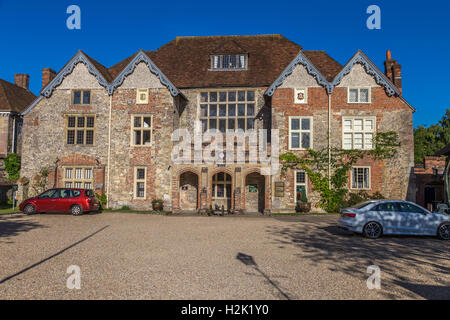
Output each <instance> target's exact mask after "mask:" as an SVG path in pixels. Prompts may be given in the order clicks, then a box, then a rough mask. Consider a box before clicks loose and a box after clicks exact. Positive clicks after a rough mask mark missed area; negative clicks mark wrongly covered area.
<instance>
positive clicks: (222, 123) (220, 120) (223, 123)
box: [219, 119, 227, 132]
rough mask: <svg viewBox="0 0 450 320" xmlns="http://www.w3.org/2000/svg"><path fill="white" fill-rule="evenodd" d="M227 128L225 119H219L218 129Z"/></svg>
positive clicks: (221, 130) (224, 129) (222, 130)
mask: <svg viewBox="0 0 450 320" xmlns="http://www.w3.org/2000/svg"><path fill="white" fill-rule="evenodd" d="M226 129H227V119H219V130H220V132H225V131H226Z"/></svg>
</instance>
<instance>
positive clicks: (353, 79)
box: [338, 63, 380, 87]
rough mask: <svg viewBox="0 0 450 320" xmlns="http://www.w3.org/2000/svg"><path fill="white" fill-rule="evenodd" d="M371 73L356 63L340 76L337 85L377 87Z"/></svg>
mask: <svg viewBox="0 0 450 320" xmlns="http://www.w3.org/2000/svg"><path fill="white" fill-rule="evenodd" d="M379 86H380V85H379V84H378V83H377V82H376V81H375V78H374V76H373V75H370V74H369V73H367V71H366V70H365V69H364V67H363V66H362V65H361V64H359V63H357V64H355V65H353V67H352V68H351V70H350V72H349V73H348V74H347V75H345V76H344V77H343V78H342V81H341V83H340V84H339V85H338V87H379Z"/></svg>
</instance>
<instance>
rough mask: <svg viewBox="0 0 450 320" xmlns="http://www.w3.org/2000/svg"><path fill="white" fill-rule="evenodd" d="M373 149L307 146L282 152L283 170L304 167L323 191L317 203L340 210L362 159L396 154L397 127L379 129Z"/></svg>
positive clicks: (312, 181)
mask: <svg viewBox="0 0 450 320" xmlns="http://www.w3.org/2000/svg"><path fill="white" fill-rule="evenodd" d="M373 145H374V148H373V149H371V150H344V149H339V148H331V149H330V150H328V148H324V149H319V150H312V149H307V152H306V154H305V155H303V156H298V155H296V154H294V153H292V152H287V153H284V154H283V155H281V156H280V161H281V164H282V173H283V174H284V173H285V172H286V171H287V170H288V169H300V168H301V169H303V170H304V171H305V172H306V173H307V175H308V177H309V179H310V181H311V184H312V186H313V190H315V191H317V192H318V193H319V195H320V198H321V199H320V201H319V202H318V206H319V207H321V208H322V209H324V210H325V211H327V212H337V211H339V210H340V209H341V208H342V206H343V205H344V204H345V201H346V196H347V194H348V192H349V191H348V187H347V182H348V172H349V171H350V170H351V168H352V166H353V165H354V164H355V163H356V162H357V161H358V160H360V159H363V158H371V159H373V160H386V159H391V158H393V157H395V155H396V154H397V149H398V147H399V146H400V142H399V138H398V134H397V133H396V132H395V131H389V132H380V133H378V134H377V135H376V136H375V137H374V139H373Z"/></svg>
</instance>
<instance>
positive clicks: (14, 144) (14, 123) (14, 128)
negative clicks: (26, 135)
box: [11, 115, 16, 153]
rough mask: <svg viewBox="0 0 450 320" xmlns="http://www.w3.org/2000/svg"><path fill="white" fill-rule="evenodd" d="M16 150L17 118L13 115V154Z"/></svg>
mask: <svg viewBox="0 0 450 320" xmlns="http://www.w3.org/2000/svg"><path fill="white" fill-rule="evenodd" d="M15 148H16V117H15V116H14V115H13V136H12V147H11V152H12V153H15Z"/></svg>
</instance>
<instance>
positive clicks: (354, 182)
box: [352, 168, 358, 189]
mask: <svg viewBox="0 0 450 320" xmlns="http://www.w3.org/2000/svg"><path fill="white" fill-rule="evenodd" d="M357 181H358V170H357V169H356V168H353V174H352V188H353V189H356V188H357V185H358V184H357Z"/></svg>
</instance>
